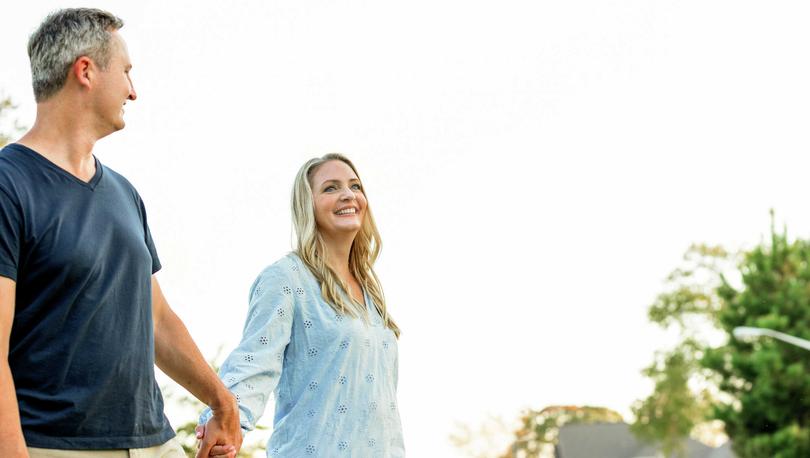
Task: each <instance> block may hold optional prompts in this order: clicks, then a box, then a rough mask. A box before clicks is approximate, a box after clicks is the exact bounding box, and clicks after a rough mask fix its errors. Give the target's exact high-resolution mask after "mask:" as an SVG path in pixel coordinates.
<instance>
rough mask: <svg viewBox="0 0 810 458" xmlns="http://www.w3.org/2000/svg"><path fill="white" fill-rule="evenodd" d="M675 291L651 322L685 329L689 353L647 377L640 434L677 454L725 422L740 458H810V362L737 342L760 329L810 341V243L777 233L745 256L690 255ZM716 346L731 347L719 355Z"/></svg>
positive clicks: (683, 347) (777, 346)
mask: <svg viewBox="0 0 810 458" xmlns="http://www.w3.org/2000/svg"><path fill="white" fill-rule="evenodd" d="M669 283H670V285H669V286H670V289H669V291H668V292H666V293H664V294H662V295H661V296H659V298H658V299H657V300H656V301H655V303H654V304H653V305H652V306H651V307H650V311H649V316H650V319H651V320H652V321H653V322H655V323H658V324H660V325H662V326H663V327H672V326H675V327H677V328H678V329H680V332H681V335H682V343H681V344H680V345H678V346H677V347H676V348H675V349H674V350H671V351H670V352H669V353H665V354H663V356H662V355H659V357H658V360H657V361H656V363H655V364H653V366H651V367H650V368H648V369H647V370H646V372H645V374H646V375H647V376H649V377H651V378H652V379H653V381H654V382H655V390H654V392H653V393H652V394H651V395H650V396H649V397H648V398H646V399H644V400H641V401H639V402H638V403H636V405H635V406H634V412H635V414H636V416H637V422H636V424H635V425H634V427H633V429H634V431H636V433H637V434H638V435H639V437H640V438H642V439H647V440H653V441H656V442H660V443H661V444H662V445H667V446H668V447H669V448H668V450H669V451H670V452H675V453H678V452H679V450H678V449H677V447H674V448H673V446H672V444H674V443H676V441H677V439H676V438H677V437H678V436H681V437H685V435H686V434H688V433H689V430H690V429H691V428H692V427H694V426H695V425H696V424H697V423H698V422H700V421H702V420H703V419H718V420H721V421H722V422H724V424H725V429H726V433H727V434H728V435H729V437H730V438H731V439H732V441H733V447H734V451H735V453H736V454H737V455H738V456H740V457H741V458H760V457H763V458H764V457H769V458H770V457H774V458H800V457H807V456H810V371H808V369H810V367H808V365H809V362H810V354H808V353H807V352H806V350H802V349H800V348H797V347H793V346H790V345H787V344H784V343H781V342H778V341H773V340H768V339H763V340H759V341H756V342H751V343H746V342H741V341H738V340H736V339H734V338H733V337H732V331H733V329H734V328H735V327H738V326H754V327H764V328H770V329H775V330H778V331H782V332H785V333H787V334H791V335H795V336H797V337H801V338H805V339H807V338H810V242H808V241H805V240H795V241H790V240H789V239H788V237H787V234H786V231H783V232H782V233H778V232H777V231H776V230H775V229H774V228H773V227H772V228H771V231H770V237H769V239H768V240H765V241H763V242H762V243H760V244H759V245H758V246H756V247H754V248H753V249H751V250H749V251H746V252H743V253H741V254H739V255H737V256H733V255H730V254H729V253H727V252H725V251H724V250H722V249H721V248H716V247H714V248H713V247H705V246H697V247H692V248H691V249H690V250H689V252H687V256H686V262H685V267H682V268H680V269H677V270H676V271H675V272H674V273H673V275H672V276H670V278H669ZM718 336H719V337H720V339H719V340H721V341H723V342H724V343H722V344H719V345H717V344H714V345H712V344H711V343H712V342H713V341H717V340H718V339H717V337H718Z"/></svg>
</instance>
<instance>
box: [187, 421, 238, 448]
mask: <svg viewBox="0 0 810 458" xmlns="http://www.w3.org/2000/svg"><path fill="white" fill-rule="evenodd" d="M237 421H238V415H237ZM218 423H220V421H219V420H218V418H217V415H216V414H214V416H213V417H212V418H211V419H210V420H209V421H208V423H206V424H204V425H197V427H196V428H195V431H196V433H197V440H199V441H200V443H199V445H198V450H197V458H205V457H209V458H235V457H236V452H237V450H239V448H240V447H241V446H242V429H241V427H240V428H239V432H238V433H237V434H238V438H237V439H224V441H223V442H222V443H225V444H233V445H220V444H217V443H216V442H217V441H216V440H215V439H213V438H214V437H216V435H217V434H219V433H221V432H223V431H222V430H221V429H220V428H221V425H219V424H218ZM226 435H227V434H226ZM206 450H208V452H206Z"/></svg>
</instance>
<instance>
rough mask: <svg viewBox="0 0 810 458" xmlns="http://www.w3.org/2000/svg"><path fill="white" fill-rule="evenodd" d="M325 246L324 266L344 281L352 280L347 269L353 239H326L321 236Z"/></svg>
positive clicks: (326, 237)
mask: <svg viewBox="0 0 810 458" xmlns="http://www.w3.org/2000/svg"><path fill="white" fill-rule="evenodd" d="M321 238H322V239H323V243H324V245H325V246H326V259H325V261H326V265H328V266H329V267H330V268H331V269H332V270H333V271H335V273H336V274H338V275H339V276H340V277H341V278H343V279H344V280H348V279H350V278H352V276H351V270H350V269H349V254H350V253H351V251H352V243H353V242H354V237H351V238H349V237H339V238H338V237H328V236H325V235H323V234H322V235H321Z"/></svg>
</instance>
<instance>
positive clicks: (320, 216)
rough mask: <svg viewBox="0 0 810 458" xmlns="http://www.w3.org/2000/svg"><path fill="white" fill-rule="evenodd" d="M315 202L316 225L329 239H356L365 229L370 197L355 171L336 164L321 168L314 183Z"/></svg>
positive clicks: (311, 182) (313, 176)
mask: <svg viewBox="0 0 810 458" xmlns="http://www.w3.org/2000/svg"><path fill="white" fill-rule="evenodd" d="M309 184H310V186H311V187H312V197H313V200H314V201H315V223H316V224H317V225H318V230H319V231H320V232H321V233H322V234H324V235H326V236H332V237H335V236H345V235H350V236H351V238H352V239H353V238H354V236H355V235H356V234H357V232H359V231H360V228H361V227H362V225H363V218H364V217H365V215H366V196H365V195H364V194H363V186H362V185H361V184H360V180H359V179H358V178H357V175H355V174H354V171H352V168H351V167H349V166H348V165H347V164H346V163H345V162H343V161H339V160H332V161H328V162H325V163H323V164H321V166H320V167H318V168H317V169H316V170H315V173H314V174H313V175H312V178H311V179H310V183H309Z"/></svg>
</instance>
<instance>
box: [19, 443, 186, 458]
mask: <svg viewBox="0 0 810 458" xmlns="http://www.w3.org/2000/svg"><path fill="white" fill-rule="evenodd" d="M28 454H29V455H30V456H31V458H82V457H87V458H186V454H185V452H183V447H181V446H180V442H178V441H177V439H171V440H170V441H168V442H166V443H165V444H163V445H156V446H154V447H149V448H131V449H129V450H126V449H124V450H57V449H52V448H34V447H28Z"/></svg>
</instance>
